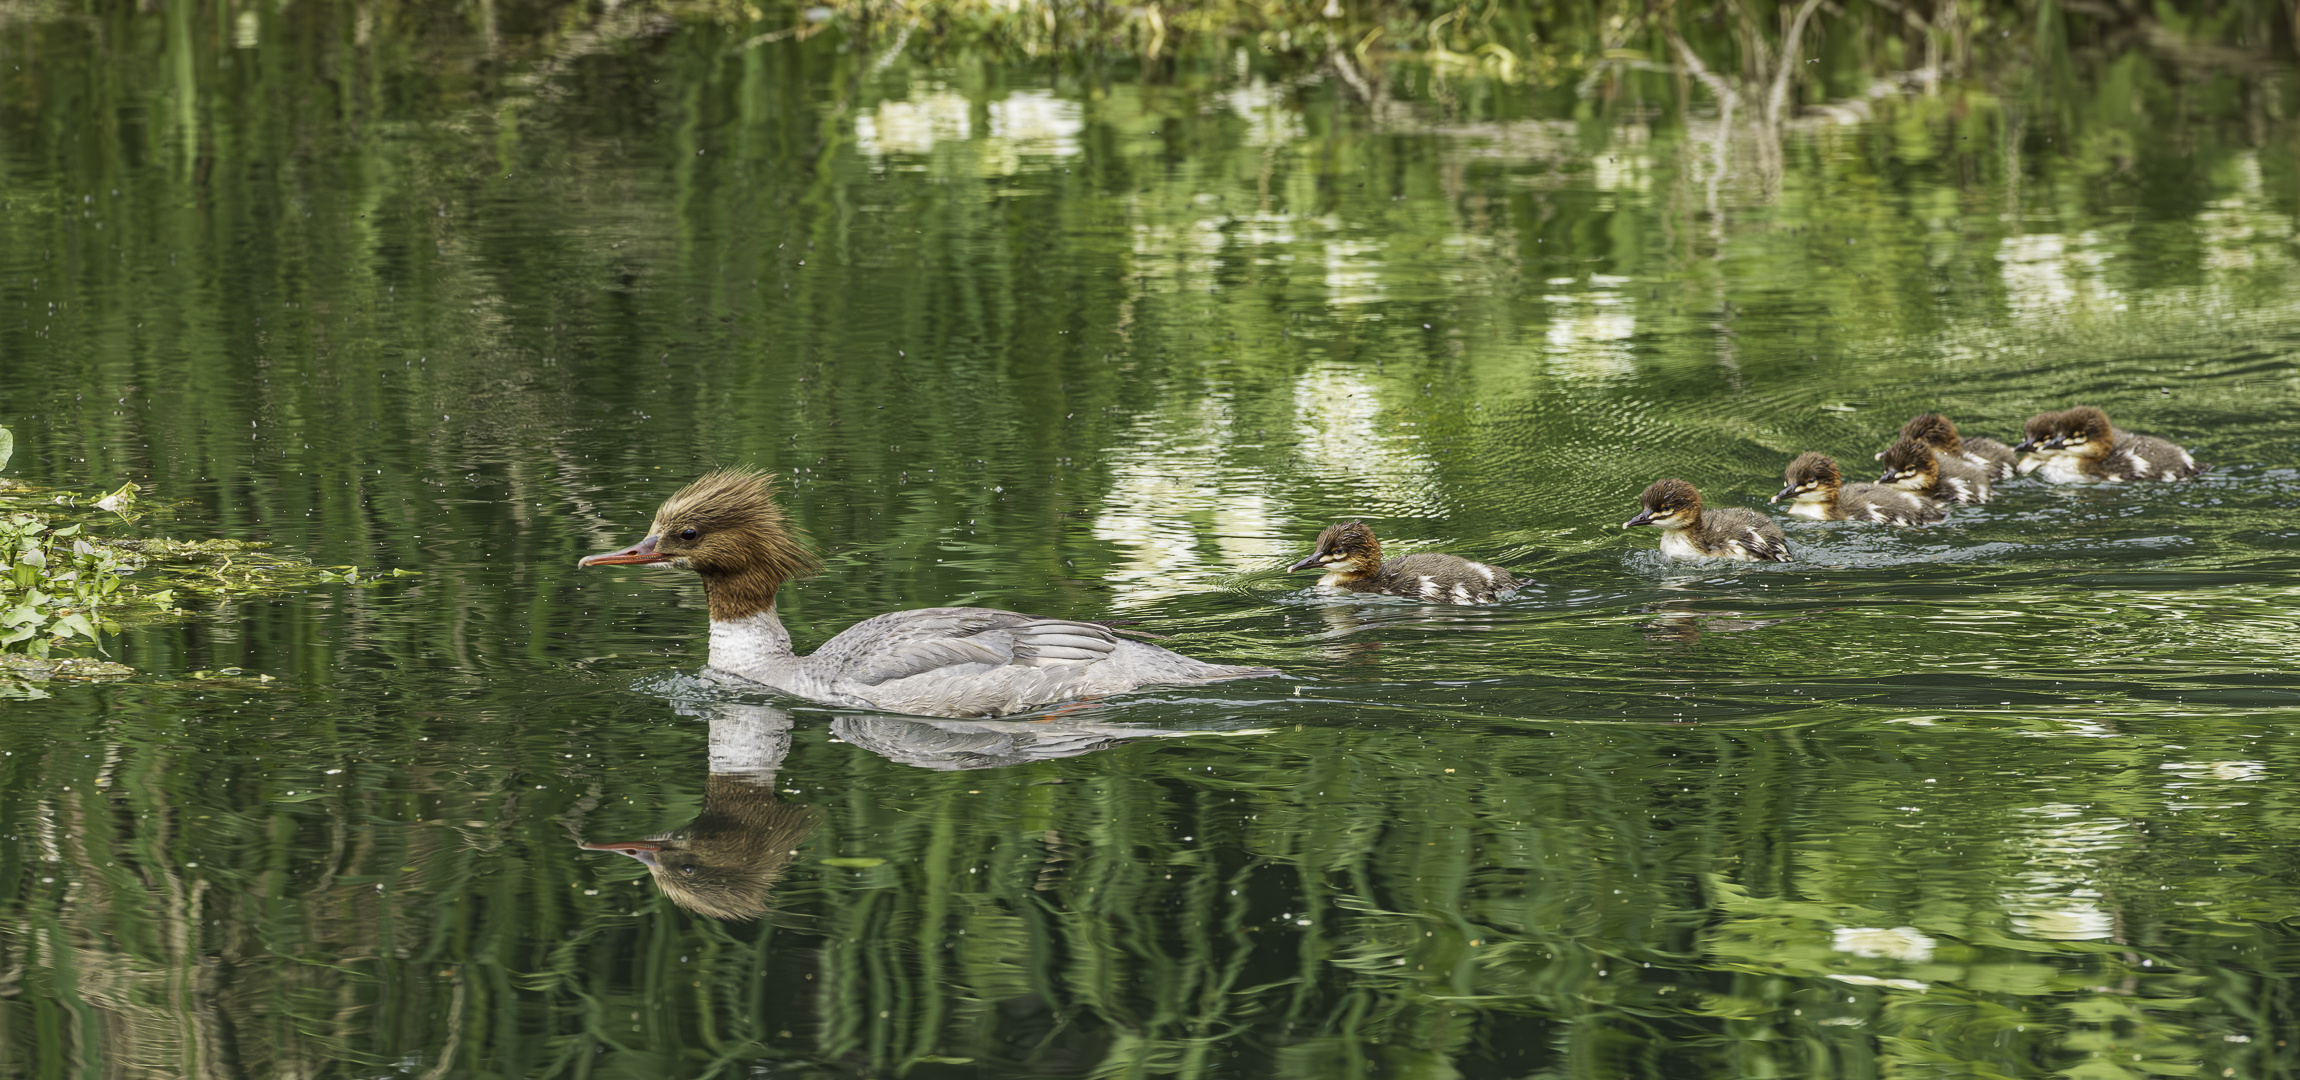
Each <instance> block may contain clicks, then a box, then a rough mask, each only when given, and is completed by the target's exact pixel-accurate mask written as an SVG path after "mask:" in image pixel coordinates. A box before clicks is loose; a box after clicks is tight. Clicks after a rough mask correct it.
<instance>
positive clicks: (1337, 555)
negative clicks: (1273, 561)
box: [1286, 521, 1382, 576]
mask: <svg viewBox="0 0 2300 1080" xmlns="http://www.w3.org/2000/svg"><path fill="white" fill-rule="evenodd" d="M1381 565H1382V542H1381V541H1379V540H1376V539H1374V531H1373V530H1372V529H1370V528H1367V527H1366V523H1365V522H1363V521H1344V522H1341V523H1340V524H1336V525H1328V526H1326V531H1324V532H1322V533H1319V534H1318V546H1317V547H1315V548H1312V549H1311V550H1310V553H1309V555H1307V556H1305V557H1304V558H1303V559H1302V561H1300V562H1298V563H1295V564H1294V565H1292V566H1289V567H1287V568H1286V569H1288V570H1331V571H1333V572H1335V573H1339V574H1345V575H1350V576H1355V575H1358V574H1371V573H1373V572H1374V571H1376V570H1379V569H1381Z"/></svg>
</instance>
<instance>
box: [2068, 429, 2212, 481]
mask: <svg viewBox="0 0 2300 1080" xmlns="http://www.w3.org/2000/svg"><path fill="white" fill-rule="evenodd" d="M2209 468H2211V466H2210V465H2199V464H2197V463H2196V459H2195V458H2194V457H2193V456H2190V454H2189V453H2188V451H2186V450H2183V449H2181V448H2180V447H2179V446H2178V445H2176V444H2174V443H2172V442H2168V441H2166V440H2164V439H2159V438H2157V437H2156V436H2154V435H2126V436H2124V437H2123V438H2121V439H2118V440H2116V444H2115V447H2114V448H2113V449H2111V450H2110V451H2109V452H2108V455H2107V456H2106V457H2103V458H2102V459H2101V460H2100V465H2099V467H2098V468H2097V469H2096V470H2095V471H2096V472H2097V474H2098V475H2099V476H2100V478H2101V479H2104V480H2112V481H2116V480H2186V479H2189V478H2190V477H2193V476H2195V475H2196V474H2198V473H2201V472H2203V471H2204V470H2206V469H2209Z"/></svg>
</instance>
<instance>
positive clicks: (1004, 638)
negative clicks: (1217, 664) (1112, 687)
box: [812, 608, 1118, 687]
mask: <svg viewBox="0 0 2300 1080" xmlns="http://www.w3.org/2000/svg"><path fill="white" fill-rule="evenodd" d="M1117 647H1118V638H1117V637H1116V635H1113V634H1112V633H1111V632H1110V631H1109V629H1108V628H1106V627H1101V626H1096V625H1094V624H1093V623H1082V622H1071V621H1069V620H1066V619H1046V618H1039V617H1036V616H1031V615H1023V614H1019V613H1016V612H1012V611H999V610H996V609H993V608H920V609H918V610H916V611H897V612H893V613H891V614H887V615H881V616H878V617H877V618H874V619H865V620H863V621H862V622H859V623H856V624H855V625H854V626H853V627H851V628H849V629H848V630H847V632H846V633H843V634H840V635H839V636H838V637H835V638H832V639H831V640H829V641H828V642H825V643H824V644H823V647H822V648H821V649H819V650H817V651H816V652H815V654H814V656H813V657H812V659H815V660H817V661H822V660H831V661H835V662H837V663H838V668H837V675H836V676H835V678H836V679H837V680H838V681H840V682H852V683H857V684H861V685H862V686H866V687H867V686H877V685H880V684H883V683H890V682H895V681H898V680H901V679H908V678H913V677H915V676H919V675H926V674H931V673H935V672H944V671H948V672H950V673H952V674H958V673H959V672H960V670H962V669H963V670H964V672H965V673H966V674H980V673H981V672H982V671H983V670H984V669H987V668H996V667H1003V666H1006V665H1010V664H1011V665H1017V666H1021V667H1034V668H1048V667H1061V666H1064V665H1072V664H1090V663H1093V662H1094V661H1097V660H1101V659H1104V658H1106V657H1108V656H1109V655H1110V653H1111V651H1112V650H1113V649H1116V648H1117Z"/></svg>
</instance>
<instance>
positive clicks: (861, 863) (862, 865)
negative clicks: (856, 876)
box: [823, 859, 886, 870]
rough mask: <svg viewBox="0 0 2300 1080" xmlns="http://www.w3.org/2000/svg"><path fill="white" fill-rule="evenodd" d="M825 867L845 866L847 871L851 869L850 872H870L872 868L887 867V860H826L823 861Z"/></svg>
mask: <svg viewBox="0 0 2300 1080" xmlns="http://www.w3.org/2000/svg"><path fill="white" fill-rule="evenodd" d="M823 865H824V866H843V867H846V868H847V869H850V870H868V869H870V868H871V867H874V866H885V865H886V860H885V859H824V860H823Z"/></svg>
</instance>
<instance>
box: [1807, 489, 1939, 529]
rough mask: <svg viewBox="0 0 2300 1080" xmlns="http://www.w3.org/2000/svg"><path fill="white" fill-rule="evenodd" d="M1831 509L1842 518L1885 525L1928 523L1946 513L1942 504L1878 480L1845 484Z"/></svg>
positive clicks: (1843, 519) (1937, 519)
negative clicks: (1872, 482)
mask: <svg viewBox="0 0 2300 1080" xmlns="http://www.w3.org/2000/svg"><path fill="white" fill-rule="evenodd" d="M1834 509H1835V510H1836V511H1837V518H1838V520H1841V521H1875V522H1881V523H1883V524H1886V525H1930V524H1932V523H1934V522H1936V521H1940V520H1941V519H1943V518H1946V517H1948V516H1949V512H1948V511H1947V510H1944V509H1942V508H1941V504H1939V503H1937V502H1934V501H1933V500H1931V499H1928V498H1925V497H1924V496H1922V495H1918V494H1915V493H1913V492H1907V491H1902V490H1901V489H1899V488H1896V487H1885V486H1883V485H1881V484H1846V485H1845V487H1844V490H1842V491H1840V492H1838V493H1837V500H1836V505H1835V507H1834Z"/></svg>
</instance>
